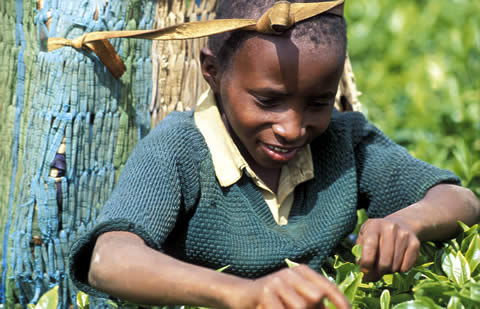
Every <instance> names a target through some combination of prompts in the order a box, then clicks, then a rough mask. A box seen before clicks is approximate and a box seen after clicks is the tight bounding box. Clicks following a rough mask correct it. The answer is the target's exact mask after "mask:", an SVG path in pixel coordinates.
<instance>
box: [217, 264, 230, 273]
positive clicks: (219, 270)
mask: <svg viewBox="0 0 480 309" xmlns="http://www.w3.org/2000/svg"><path fill="white" fill-rule="evenodd" d="M229 267H230V265H227V266H224V267H222V268H219V269H217V272H219V273H221V272H223V271H224V270H225V269H227V268H229Z"/></svg>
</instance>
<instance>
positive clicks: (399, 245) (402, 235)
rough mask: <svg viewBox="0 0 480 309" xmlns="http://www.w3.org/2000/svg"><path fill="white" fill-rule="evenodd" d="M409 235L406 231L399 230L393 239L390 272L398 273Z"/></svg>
mask: <svg viewBox="0 0 480 309" xmlns="http://www.w3.org/2000/svg"><path fill="white" fill-rule="evenodd" d="M409 238H410V235H409V233H408V231H406V230H402V229H401V230H399V231H398V233H397V237H396V239H395V255H394V257H393V266H392V272H397V271H400V269H401V267H402V263H403V260H404V257H405V254H406V251H407V247H408V241H409Z"/></svg>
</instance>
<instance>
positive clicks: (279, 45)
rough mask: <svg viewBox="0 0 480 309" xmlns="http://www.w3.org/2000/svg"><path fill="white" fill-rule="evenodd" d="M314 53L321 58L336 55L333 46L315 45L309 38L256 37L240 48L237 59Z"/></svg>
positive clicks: (235, 55)
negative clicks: (326, 55)
mask: <svg viewBox="0 0 480 309" xmlns="http://www.w3.org/2000/svg"><path fill="white" fill-rule="evenodd" d="M306 53H309V54H311V53H313V54H318V55H319V56H321V55H325V54H334V53H336V47H335V46H334V45H333V44H315V43H313V42H312V41H311V40H309V39H307V38H301V37H298V38H296V37H292V36H284V35H282V36H272V35H261V34H259V35H255V36H253V37H251V38H249V39H247V40H245V42H244V43H243V44H242V45H240V46H239V47H238V49H237V50H236V52H235V54H234V58H235V57H243V58H246V59H244V60H247V61H248V59H256V58H258V57H259V56H262V57H266V56H267V57H284V56H286V55H289V56H299V55H300V54H306Z"/></svg>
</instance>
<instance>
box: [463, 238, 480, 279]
mask: <svg viewBox="0 0 480 309" xmlns="http://www.w3.org/2000/svg"><path fill="white" fill-rule="evenodd" d="M465 258H466V259H467V261H468V265H469V266H470V271H471V272H472V273H473V272H474V271H475V269H476V268H477V266H478V265H479V264H480V236H479V235H478V234H477V235H475V236H474V237H473V238H472V241H471V242H470V246H469V247H468V250H467V253H466V254H465Z"/></svg>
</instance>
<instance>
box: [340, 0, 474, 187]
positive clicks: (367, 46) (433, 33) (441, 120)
mask: <svg viewBox="0 0 480 309" xmlns="http://www.w3.org/2000/svg"><path fill="white" fill-rule="evenodd" d="M346 13H347V14H346V15H347V20H348V21H349V46H348V49H349V53H350V56H351V58H352V63H353V69H354V71H355V74H356V79H357V83H358V88H359V89H360V90H361V91H362V93H363V95H362V96H361V101H362V103H363V106H364V108H365V112H366V113H367V115H368V118H369V119H370V120H371V121H372V122H374V123H375V124H376V125H378V126H379V127H380V128H381V129H382V130H383V131H384V132H385V133H386V134H387V135H388V136H390V137H391V138H392V139H393V140H395V141H396V142H397V143H399V144H401V145H403V146H405V147H406V148H407V149H408V150H409V151H410V153H412V154H413V155H414V156H416V157H417V158H419V159H422V160H425V161H427V162H430V163H432V164H434V165H436V166H439V167H442V168H446V169H450V170H452V171H454V172H455V173H456V174H457V175H458V176H460V177H461V178H462V180H463V184H464V185H465V186H468V187H470V188H471V189H473V190H474V191H475V192H476V193H477V194H480V18H478V16H479V14H480V5H479V4H478V3H477V2H475V1H467V0H455V1H448V0H440V1H416V0H402V1H380V0H355V1H347V3H346Z"/></svg>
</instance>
